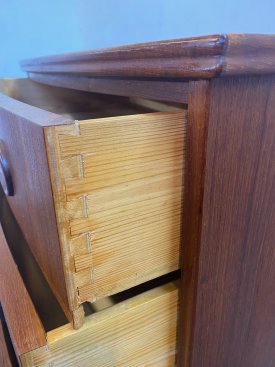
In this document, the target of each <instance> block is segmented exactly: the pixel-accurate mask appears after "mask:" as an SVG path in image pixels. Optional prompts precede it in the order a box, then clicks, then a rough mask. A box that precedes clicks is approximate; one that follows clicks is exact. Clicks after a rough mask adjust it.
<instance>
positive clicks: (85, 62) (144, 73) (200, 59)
mask: <svg viewBox="0 0 275 367" xmlns="http://www.w3.org/2000/svg"><path fill="white" fill-rule="evenodd" d="M21 65H22V69H23V70H24V71H26V72H28V73H30V77H31V78H34V79H36V80H40V81H42V82H44V83H47V80H48V82H49V83H50V84H51V83H55V85H62V84H63V86H65V85H64V83H65V84H66V83H67V85H69V84H70V85H71V86H70V88H74V86H73V84H74V85H75V86H77V85H78V87H79V85H81V89H83V88H84V89H85V90H96V89H97V88H98V90H99V91H100V89H101V90H102V91H104V89H105V90H106V83H107V81H106V80H104V79H103V80H100V79H95V78H92V79H91V80H90V81H89V79H86V78H81V79H79V80H77V77H81V76H82V77H83V76H86V77H87V76H89V77H98V76H100V77H114V76H115V77H120V78H123V77H127V78H129V80H128V81H127V80H126V81H124V83H123V82H122V81H121V80H120V81H119V83H118V85H117V89H116V85H115V84H114V82H113V81H111V84H113V92H115V91H116V93H118V94H120V93H121V90H123V89H125V93H127V92H126V90H127V87H128V86H129V85H131V83H132V82H133V85H135V83H136V84H137V85H139V83H141V84H142V82H141V81H138V80H135V79H134V78H163V79H165V78H213V77H216V76H224V75H239V74H269V73H274V72H275V35H270V34H269V35H268V34H267V35H263V34H229V35H211V36H204V37H193V38H185V39H177V40H170V41H160V42H150V43H144V44H137V45H129V46H123V47H114V48H109V49H99V50H94V51H86V52H80V53H73V54H65V55H56V56H46V57H42V58H36V59H32V60H26V61H23V62H22V63H21ZM36 73H38V74H37V75H36ZM43 74H44V76H43ZM47 74H50V75H47ZM64 74H67V76H66V75H64ZM69 74H72V75H71V77H72V79H71V81H69V80H68V75H69ZM59 83H60V84H59ZM147 84H148V85H150V81H149V83H147ZM76 88H77V87H76ZM93 88H95V89H93ZM145 88H146V83H144V85H143V89H144V90H145ZM130 90H131V88H130ZM108 93H112V92H108ZM116 93H114V94H116ZM145 93H146V92H145ZM148 98H150V97H148Z"/></svg>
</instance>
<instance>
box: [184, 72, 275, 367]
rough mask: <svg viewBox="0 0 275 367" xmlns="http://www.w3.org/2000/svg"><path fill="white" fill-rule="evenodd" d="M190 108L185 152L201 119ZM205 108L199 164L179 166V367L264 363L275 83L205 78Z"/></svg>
mask: <svg viewBox="0 0 275 367" xmlns="http://www.w3.org/2000/svg"><path fill="white" fill-rule="evenodd" d="M198 83H201V82H198ZM191 96H192V92H191V95H190V98H191ZM194 100H195V99H194ZM197 100H198V103H199V105H200V99H199V98H198V99H197ZM190 102H191V103H190V104H189V109H190V112H189V116H190V117H189V123H190V124H194V126H193V127H190V129H191V133H190V139H191V143H189V144H190V146H195V145H194V144H195V142H194V139H195V136H193V135H192V134H193V131H194V129H195V130H197V131H199V130H198V126H199V124H200V123H199V121H201V115H199V116H197V117H195V118H194V116H196V115H194V113H195V112H194V110H195V109H197V110H198V109H199V108H198V105H197V106H195V107H194V106H193V105H192V99H191V100H190ZM207 110H208V108H207V106H206V107H205V112H204V116H208V118H205V127H204V129H205V130H204V131H206V130H207V134H206V133H205V132H204V134H203V136H204V137H205V139H206V140H205V141H204V140H203V139H201V140H200V141H198V144H202V146H201V147H200V149H198V148H197V150H196V149H191V150H190V153H192V152H193V154H194V153H195V154H201V153H202V152H203V151H205V153H206V154H205V167H204V163H203V162H204V161H203V158H199V157H193V158H192V157H190V158H189V160H188V162H189V163H188V165H189V169H192V171H191V172H189V175H191V176H192V177H193V178H192V177H189V176H188V177H187V185H188V189H187V190H188V191H187V195H186V199H187V201H186V202H187V205H186V207H185V218H184V222H185V224H184V230H185V233H184V235H185V241H184V249H183V254H184V256H186V258H185V259H184V267H185V268H184V270H183V292H182V297H183V301H182V314H183V316H182V320H181V325H180V327H181V329H182V330H183V331H184V332H183V333H182V335H181V340H180V347H181V348H180V355H179V361H180V365H181V366H184V367H227V366H228V367H229V366H230V367H231V366H236V367H247V366H249V367H259V366H265V367H272V366H274V365H275V364H274V363H275V311H274V310H275V266H274V265H275V246H274V238H275V77H274V76H258V77H256V76H254V77H253V76H250V77H235V78H233V77H232V78H222V79H213V80H212V81H211V82H210V89H209V114H208V112H207ZM197 113H198V112H197ZM202 115H203V114H202ZM205 148H206V149H205ZM192 162H193V163H192ZM196 162H200V165H199V166H197V165H196ZM188 165H187V169H188ZM204 168H205V173H204ZM197 169H198V170H199V171H197ZM198 177H199V179H198ZM192 183H195V187H193V188H192V187H191V185H192ZM190 189H191V191H190ZM196 192H197V193H198V194H197V196H196ZM189 195H191V197H190V198H189V199H188V196H189ZM194 195H195V196H194ZM196 197H197V198H198V199H197V200H195V199H196ZM200 204H201V207H200ZM196 211H197V217H196V215H195V213H196ZM188 218H189V219H188ZM195 226H197V233H196V234H194V233H193V234H192V232H193V231H194V230H195ZM196 236H197V237H196ZM184 256H183V257H184Z"/></svg>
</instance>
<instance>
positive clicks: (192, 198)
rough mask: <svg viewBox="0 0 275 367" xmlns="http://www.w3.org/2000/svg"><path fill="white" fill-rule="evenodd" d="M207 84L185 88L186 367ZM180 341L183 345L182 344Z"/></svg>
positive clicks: (183, 332) (183, 355) (192, 319)
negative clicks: (186, 105)
mask: <svg viewBox="0 0 275 367" xmlns="http://www.w3.org/2000/svg"><path fill="white" fill-rule="evenodd" d="M209 89H210V87H209V81H199V82H198V81H193V82H190V87H189V101H188V124H187V141H186V144H187V151H186V161H185V165H186V169H185V192H184V211H183V238H184V244H183V251H182V269H183V270H182V289H181V292H180V305H181V312H180V322H179V324H180V328H179V339H180V343H181V344H182V343H183V346H182V345H180V348H179V360H180V361H181V363H182V366H189V364H190V358H191V352H192V351H191V350H189V348H190V346H191V344H192V338H193V328H194V322H195V317H194V315H195V311H196V294H197V276H198V265H199V264H198V261H199V252H200V238H201V228H202V201H203V194H204V173H205V151H206V140H207V139H206V137H207V125H208V111H209ZM182 341H183V342H182Z"/></svg>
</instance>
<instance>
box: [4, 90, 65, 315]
mask: <svg viewBox="0 0 275 367" xmlns="http://www.w3.org/2000/svg"><path fill="white" fill-rule="evenodd" d="M68 121H69V120H68V119H65V118H63V117H62V116H59V115H55V114H51V113H49V112H46V111H44V110H40V109H38V108H35V107H32V106H29V105H26V104H24V103H21V102H19V101H16V100H14V99H12V98H9V97H7V96H4V95H0V138H1V139H2V140H3V142H4V145H5V148H6V154H7V157H6V159H7V161H8V163H9V166H10V169H11V176H12V180H13V185H14V189H15V195H14V196H11V197H9V198H8V201H9V205H10V207H11V209H12V211H13V213H14V216H15V218H16V220H17V222H18V224H19V226H20V228H21V230H22V232H23V234H24V236H25V239H26V241H27V243H28V244H29V246H30V248H31V250H32V253H33V255H34V256H35V258H36V260H37V262H38V263H39V265H40V267H41V269H42V271H43V273H44V275H45V277H46V278H47V280H48V282H49V283H50V285H51V287H52V289H53V290H54V292H55V294H56V296H57V297H58V299H59V301H60V302H61V305H62V307H63V308H64V311H65V312H66V314H67V316H68V317H70V314H69V311H68V301H67V295H66V289H65V287H64V283H65V279H64V273H63V263H62V259H61V254H60V250H59V239H58V233H57V226H56V222H55V210H54V205H53V197H52V191H51V182H50V175H49V169H48V161H47V155H46V148H45V141H44V133H43V126H47V125H55V124H60V123H63V124H66V123H67V122H68Z"/></svg>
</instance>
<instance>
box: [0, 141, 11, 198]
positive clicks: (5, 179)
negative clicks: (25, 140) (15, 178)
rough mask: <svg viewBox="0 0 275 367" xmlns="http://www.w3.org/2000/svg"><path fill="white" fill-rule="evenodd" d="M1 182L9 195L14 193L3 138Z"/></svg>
mask: <svg viewBox="0 0 275 367" xmlns="http://www.w3.org/2000/svg"><path fill="white" fill-rule="evenodd" d="M0 183H1V185H2V188H3V190H4V193H5V194H6V195H7V196H13V195H14V189H13V183H12V178H11V172H10V168H9V164H8V161H7V159H6V155H5V146H4V142H3V141H2V140H0Z"/></svg>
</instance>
